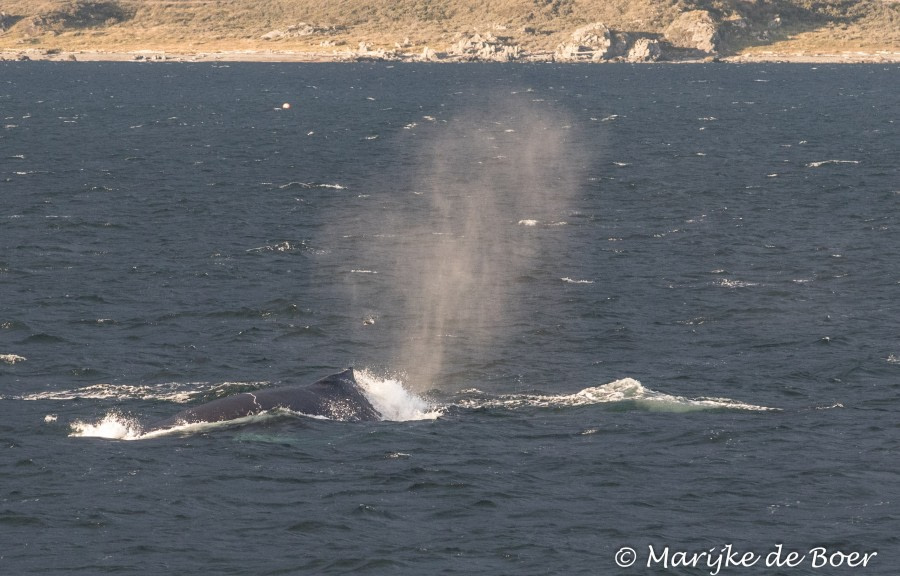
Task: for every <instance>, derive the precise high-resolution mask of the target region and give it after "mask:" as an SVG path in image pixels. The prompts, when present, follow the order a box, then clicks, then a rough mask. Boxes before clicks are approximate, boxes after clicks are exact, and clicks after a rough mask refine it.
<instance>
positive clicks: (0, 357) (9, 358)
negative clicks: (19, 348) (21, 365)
mask: <svg viewBox="0 0 900 576" xmlns="http://www.w3.org/2000/svg"><path fill="white" fill-rule="evenodd" d="M25 360H26V358H25V357H24V356H19V355H18V354H0V362H6V363H7V364H15V363H16V362H24V361H25Z"/></svg>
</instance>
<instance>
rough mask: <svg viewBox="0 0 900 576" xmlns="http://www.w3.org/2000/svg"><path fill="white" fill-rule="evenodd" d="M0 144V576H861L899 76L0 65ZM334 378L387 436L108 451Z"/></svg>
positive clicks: (886, 490) (877, 456) (885, 442)
mask: <svg viewBox="0 0 900 576" xmlns="http://www.w3.org/2000/svg"><path fill="white" fill-rule="evenodd" d="M283 103H289V104H290V105H291V107H290V108H289V109H284V108H283V107H282V104H283ZM0 119H2V122H0V355H2V356H0V447H2V449H3V456H2V457H0V572H2V573H4V574H6V573H9V574H32V573H34V574H38V573H39V574H64V573H73V574H104V573H141V574H155V573H160V574H161V573H178V574H319V573H327V574H340V573H368V574H423V573H443V574H473V573H483V574H517V575H518V574H619V573H621V574H691V575H692V574H698V575H699V574H713V573H721V574H738V575H740V574H762V573H766V574H785V575H793V574H856V573H863V574H878V575H881V574H885V575H887V574H894V573H895V571H896V569H895V566H896V565H897V563H898V561H900V540H898V536H897V534H898V531H900V520H898V496H900V477H898V465H897V457H898V448H900V425H898V417H897V416H898V392H900V324H898V318H900V267H898V265H897V263H896V262H897V254H898V253H900V228H898V226H900V222H898V219H900V170H898V167H897V166H898V162H897V158H898V156H897V150H898V148H900V131H898V122H900V70H898V68H897V67H896V66H882V65H877V66H875V65H871V66H870V65H858V66H857V65H854V66H826V65H819V66H810V65H753V66H738V65H691V66H677V65H675V66H637V67H635V66H626V65H609V66H578V65H568V66H554V65H515V66H508V65H476V64H472V65H460V66H456V65H396V66H391V65H385V64H341V65H331V64H322V65H319V64H316V65H311V64H301V65H298V64H274V65H273V64H240V65H239V64H232V65H230V66H227V65H226V66H217V65H214V64H160V65H156V64H152V65H143V64H131V63H128V64H108V63H107V64H84V63H77V64H71V63H67V64H55V63H4V64H3V65H2V66H0ZM347 366H354V367H355V368H357V370H358V374H359V379H361V380H364V381H365V382H367V383H368V385H369V387H370V393H371V394H373V397H374V396H377V397H378V400H379V401H380V402H381V404H378V406H380V407H381V409H382V412H383V414H384V415H385V420H384V421H381V422H376V423H344V422H332V421H324V420H316V419H312V418H307V417H304V416H300V415H295V414H285V413H280V414H274V415H270V416H271V417H269V418H267V419H263V420H262V421H259V422H256V423H253V424H249V425H244V426H227V425H225V426H219V427H207V428H203V429H200V428H198V429H193V430H187V431H182V432H180V433H175V434H169V435H163V436H159V437H153V438H147V437H142V426H144V425H146V423H148V422H150V421H152V420H155V419H160V418H165V417H167V416H170V415H172V414H174V413H175V412H177V411H179V410H181V409H183V408H184V407H185V405H186V404H187V405H192V404H196V403H199V402H202V401H204V400H208V399H210V398H214V397H217V396H221V395H224V394H229V393H233V392H238V391H245V390H253V389H258V388H263V387H268V386H272V385H282V384H292V383H303V382H311V381H313V380H315V379H317V378H319V377H322V376H325V375H327V374H330V373H333V372H337V371H339V370H341V369H343V368H345V367H347ZM401 385H402V388H401ZM438 414H439V415H440V416H439V417H437V418H435V416H436V415H438ZM779 545H781V546H782V548H781V550H782V552H781V555H780V556H777V551H778V548H777V547H778V546H779ZM729 546H730V548H729ZM625 548H632V549H634V552H635V556H636V558H635V563H634V565H632V566H630V567H625V568H620V567H619V566H617V560H618V561H620V562H623V563H627V562H625V561H626V560H629V556H628V555H629V551H628V550H627V549H625ZM623 549H625V550H624V551H623ZM789 552H796V554H797V555H796V557H794V558H793V560H791V559H790V558H788V554H789ZM873 553H877V554H875V555H873ZM695 554H696V556H693V555H695ZM729 554H730V555H729ZM744 554H747V555H748V556H746V557H745V559H743V560H742V559H741V558H743V556H742V555H744ZM770 554H772V555H770ZM864 554H868V555H869V556H868V557H865V556H863V555H864ZM789 560H791V561H790V562H789ZM864 560H865V565H863V561H864ZM737 564H739V565H737ZM766 564H779V565H777V566H775V565H773V566H770V567H767V566H766ZM831 564H841V565H840V566H833V565H831Z"/></svg>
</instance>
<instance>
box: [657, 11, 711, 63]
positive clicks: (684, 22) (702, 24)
mask: <svg viewBox="0 0 900 576" xmlns="http://www.w3.org/2000/svg"><path fill="white" fill-rule="evenodd" d="M665 36H666V40H667V41H668V42H669V43H670V44H672V46H674V47H676V48H683V49H687V50H699V51H701V52H705V53H707V54H716V53H718V49H719V41H720V38H721V37H720V33H719V26H718V24H716V21H715V20H714V19H713V17H712V15H711V14H710V13H709V12H707V11H706V10H691V11H690V12H684V13H682V14H681V15H680V16H679V17H678V18H676V19H675V21H674V22H672V23H671V24H669V27H668V28H666V32H665Z"/></svg>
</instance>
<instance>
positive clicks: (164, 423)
mask: <svg viewBox="0 0 900 576" xmlns="http://www.w3.org/2000/svg"><path fill="white" fill-rule="evenodd" d="M278 409H283V410H290V411H291V412H297V413H300V414H304V415H306V416H314V417H323V418H328V419H329V420H339V421H343V422H367V421H376V420H381V414H379V412H378V411H377V410H376V409H375V407H374V406H372V403H371V402H369V400H368V399H367V398H366V396H365V394H364V393H363V391H362V389H361V388H360V386H359V383H358V382H357V381H356V377H355V376H354V374H353V369H352V368H348V369H346V370H344V371H343V372H339V373H337V374H332V375H330V376H326V377H325V378H322V379H320V380H317V381H315V382H313V383H312V384H308V385H305V386H304V385H289V386H278V387H273V388H263V389H261V390H254V391H253V392H242V393H240V394H234V395H231V396H226V397H224V398H218V399H216V400H213V401H211V402H207V403H205V404H200V405H199V406H194V407H191V408H188V409H186V410H182V411H181V412H178V413H177V414H175V415H174V416H172V417H170V418H166V419H165V420H161V421H159V422H156V423H155V424H153V425H152V426H151V427H150V429H149V430H150V431H155V430H165V429H169V428H174V427H177V426H184V425H187V424H197V423H201V422H203V423H211V422H226V421H229V420H237V419H239V418H246V417H248V416H254V415H256V414H261V413H263V412H267V411H270V410H278Z"/></svg>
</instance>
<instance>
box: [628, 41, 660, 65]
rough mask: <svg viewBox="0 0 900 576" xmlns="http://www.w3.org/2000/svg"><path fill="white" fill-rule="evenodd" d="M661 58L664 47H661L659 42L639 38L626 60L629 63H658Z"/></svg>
mask: <svg viewBox="0 0 900 576" xmlns="http://www.w3.org/2000/svg"><path fill="white" fill-rule="evenodd" d="M660 57H662V46H660V44H659V40H653V39H651V38H638V39H637V40H636V41H635V43H634V45H633V46H632V47H631V50H629V51H628V55H627V56H626V57H625V58H626V60H628V61H629V62H656V61H657V60H659V59H660Z"/></svg>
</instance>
